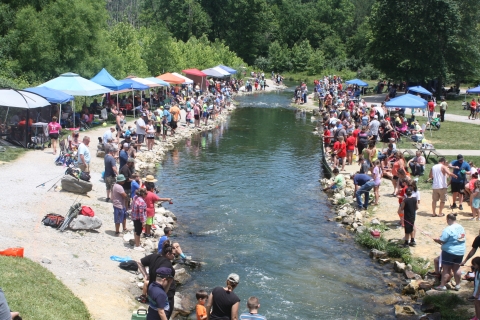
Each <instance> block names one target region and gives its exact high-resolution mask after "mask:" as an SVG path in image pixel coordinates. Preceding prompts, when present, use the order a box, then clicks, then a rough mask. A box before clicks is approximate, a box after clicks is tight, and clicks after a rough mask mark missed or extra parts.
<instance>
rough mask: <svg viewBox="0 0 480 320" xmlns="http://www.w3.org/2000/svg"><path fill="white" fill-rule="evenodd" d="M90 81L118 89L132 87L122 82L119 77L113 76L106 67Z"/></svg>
mask: <svg viewBox="0 0 480 320" xmlns="http://www.w3.org/2000/svg"><path fill="white" fill-rule="evenodd" d="M90 81H93V82H95V83H96V84H99V85H101V86H104V87H106V88H109V89H112V90H116V91H118V90H122V89H129V88H130V86H129V85H128V84H126V83H122V82H120V81H118V80H117V79H115V78H114V77H112V75H111V74H110V73H108V71H107V70H105V68H103V69H102V70H100V72H99V73H97V75H96V76H95V77H93V78H92V79H90Z"/></svg>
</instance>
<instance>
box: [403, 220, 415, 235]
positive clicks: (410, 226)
mask: <svg viewBox="0 0 480 320" xmlns="http://www.w3.org/2000/svg"><path fill="white" fill-rule="evenodd" d="M404 221H405V227H404V228H405V233H406V234H410V233H412V232H413V226H414V225H415V220H412V221H410V220H407V219H404Z"/></svg>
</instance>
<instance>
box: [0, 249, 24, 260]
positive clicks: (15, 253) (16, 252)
mask: <svg viewBox="0 0 480 320" xmlns="http://www.w3.org/2000/svg"><path fill="white" fill-rule="evenodd" d="M0 256H8V257H20V258H23V248H8V249H5V250H3V251H0Z"/></svg>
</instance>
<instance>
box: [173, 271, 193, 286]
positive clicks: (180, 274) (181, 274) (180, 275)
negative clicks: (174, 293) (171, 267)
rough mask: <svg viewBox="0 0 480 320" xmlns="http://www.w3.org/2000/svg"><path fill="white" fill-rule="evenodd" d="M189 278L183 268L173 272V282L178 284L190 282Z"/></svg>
mask: <svg viewBox="0 0 480 320" xmlns="http://www.w3.org/2000/svg"><path fill="white" fill-rule="evenodd" d="M190 278H191V276H190V274H188V272H187V271H186V270H185V268H181V269H177V270H175V282H176V283H178V284H180V285H181V284H185V283H186V282H187V281H188V280H190Z"/></svg>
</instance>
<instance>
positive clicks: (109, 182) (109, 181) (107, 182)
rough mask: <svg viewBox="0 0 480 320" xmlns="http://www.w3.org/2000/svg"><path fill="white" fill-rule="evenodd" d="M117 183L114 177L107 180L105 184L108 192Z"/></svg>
mask: <svg viewBox="0 0 480 320" xmlns="http://www.w3.org/2000/svg"><path fill="white" fill-rule="evenodd" d="M116 182H117V179H116V178H115V177H113V176H110V177H106V178H105V184H106V185H107V190H112V188H113V185H114V184H115V183H116Z"/></svg>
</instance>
